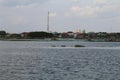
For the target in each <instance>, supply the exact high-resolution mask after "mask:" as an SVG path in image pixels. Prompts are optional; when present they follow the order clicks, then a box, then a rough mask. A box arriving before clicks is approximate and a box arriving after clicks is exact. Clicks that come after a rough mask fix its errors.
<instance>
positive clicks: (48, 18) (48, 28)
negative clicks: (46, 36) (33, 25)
mask: <svg viewBox="0 0 120 80" xmlns="http://www.w3.org/2000/svg"><path fill="white" fill-rule="evenodd" d="M49 16H50V13H49V12H48V16H47V32H48V33H49Z"/></svg>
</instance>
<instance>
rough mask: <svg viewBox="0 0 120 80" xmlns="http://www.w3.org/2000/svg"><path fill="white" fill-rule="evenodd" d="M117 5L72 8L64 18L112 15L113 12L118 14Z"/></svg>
mask: <svg viewBox="0 0 120 80" xmlns="http://www.w3.org/2000/svg"><path fill="white" fill-rule="evenodd" d="M119 8H120V6H119V5H114V4H113V5H104V6H85V7H80V6H72V7H71V8H70V11H69V13H66V14H65V15H66V16H83V17H95V16H98V15H101V14H104V15H106V14H105V13H107V14H108V13H109V14H112V13H113V12H116V13H117V12H118V10H119Z"/></svg>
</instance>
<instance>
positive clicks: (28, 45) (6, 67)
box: [0, 41, 120, 80]
mask: <svg viewBox="0 0 120 80" xmlns="http://www.w3.org/2000/svg"><path fill="white" fill-rule="evenodd" d="M76 44H80V45H84V46H86V47H83V48H74V45H76ZM61 45H65V46H66V47H61ZM53 46H56V47H53ZM0 80H120V43H119V42H111V43H110V42H79V41H69V42H65V41H55V42H54V41H53V42H44V41H42V42H39V41H38V42H35V41H28V42H27V41H21V42H20V41H11V42H10V41H0Z"/></svg>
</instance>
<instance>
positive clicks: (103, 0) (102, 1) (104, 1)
mask: <svg viewBox="0 0 120 80" xmlns="http://www.w3.org/2000/svg"><path fill="white" fill-rule="evenodd" d="M107 1H108V0H93V2H94V4H104V3H107Z"/></svg>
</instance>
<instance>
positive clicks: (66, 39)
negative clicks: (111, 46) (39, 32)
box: [0, 38, 120, 42]
mask: <svg viewBox="0 0 120 80" xmlns="http://www.w3.org/2000/svg"><path fill="white" fill-rule="evenodd" d="M0 41H81V42H120V41H108V40H105V39H92V40H88V39H73V38H57V39H56V40H52V39H51V38H45V39H0Z"/></svg>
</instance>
